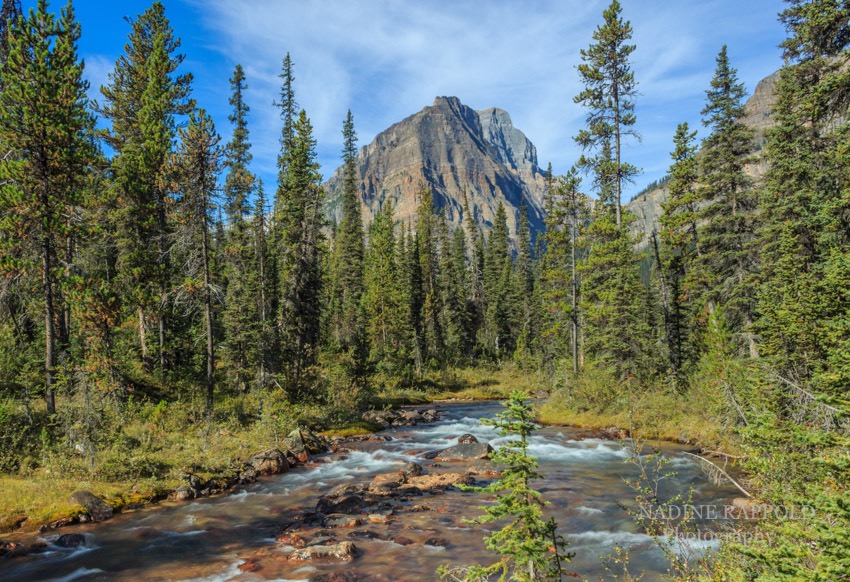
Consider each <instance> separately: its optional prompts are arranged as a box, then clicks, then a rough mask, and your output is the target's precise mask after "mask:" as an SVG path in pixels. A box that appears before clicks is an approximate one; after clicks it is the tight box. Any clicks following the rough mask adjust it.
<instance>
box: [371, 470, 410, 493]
mask: <svg viewBox="0 0 850 582" xmlns="http://www.w3.org/2000/svg"><path fill="white" fill-rule="evenodd" d="M406 482H407V476H406V475H405V474H404V473H402V472H401V471H398V472H397V473H383V474H381V475H375V478H374V479H372V483H370V484H369V489H370V490H385V489H396V488H398V487H400V486H401V485H404V484H405V483H406Z"/></svg>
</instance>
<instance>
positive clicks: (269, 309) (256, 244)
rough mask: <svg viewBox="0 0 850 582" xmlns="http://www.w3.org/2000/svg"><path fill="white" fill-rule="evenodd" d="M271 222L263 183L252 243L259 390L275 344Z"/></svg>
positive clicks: (260, 183) (266, 372)
mask: <svg viewBox="0 0 850 582" xmlns="http://www.w3.org/2000/svg"><path fill="white" fill-rule="evenodd" d="M268 231H269V227H268V221H267V219H266V196H265V191H264V189H263V183H262V182H259V183H258V186H257V200H256V202H255V203H254V220H253V224H252V228H251V237H252V244H253V248H254V265H255V266H256V274H255V276H256V281H257V286H256V288H255V289H254V297H253V301H254V303H255V305H256V306H257V308H256V310H257V315H258V317H259V329H258V333H257V341H258V344H257V366H258V368H259V370H258V372H257V373H258V383H259V386H260V389H263V388H265V387H266V382H267V375H268V371H269V369H270V362H269V360H270V358H271V350H270V349H269V347H270V346H271V343H272V341H273V331H272V330H273V327H272V320H273V319H274V315H273V314H274V311H273V303H272V301H271V297H270V295H271V294H270V291H273V290H274V283H275V280H274V277H273V276H272V274H271V273H272V271H271V266H270V262H271V261H270V257H269V252H268V250H269V245H268Z"/></svg>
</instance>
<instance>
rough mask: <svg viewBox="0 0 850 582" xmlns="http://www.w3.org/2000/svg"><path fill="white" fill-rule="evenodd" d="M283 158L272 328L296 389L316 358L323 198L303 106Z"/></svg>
mask: <svg viewBox="0 0 850 582" xmlns="http://www.w3.org/2000/svg"><path fill="white" fill-rule="evenodd" d="M284 157H285V158H286V175H285V176H283V177H285V178H286V182H285V183H284V184H281V185H280V186H279V189H278V194H279V198H278V200H277V207H276V209H275V222H276V225H277V228H278V229H279V235H278V236H277V244H278V247H277V270H278V272H277V276H278V280H279V291H278V293H279V310H278V328H279V334H280V340H281V350H280V351H281V355H282V358H283V359H282V361H281V368H282V370H283V371H284V373H285V374H286V377H287V379H288V380H289V382H290V388H291V390H293V391H294V393H296V394H300V393H301V392H302V389H303V388H304V386H303V385H302V380H303V374H304V372H305V370H306V369H307V368H308V367H309V366H310V365H312V364H313V363H314V362H315V360H316V356H317V349H318V347H319V339H320V310H321V291H322V273H321V261H322V255H321V243H322V240H323V236H322V226H323V214H322V203H323V199H324V190H323V188H322V177H321V175H320V174H319V166H318V164H317V163H316V141H315V139H314V138H313V126H312V124H311V123H310V120H309V119H308V118H307V114H306V112H305V111H304V110H303V109H302V110H301V112H300V114H299V115H298V119H297V121H296V122H295V124H294V125H293V138H292V146H291V149H289V150H288V151H286V152H285V156H284Z"/></svg>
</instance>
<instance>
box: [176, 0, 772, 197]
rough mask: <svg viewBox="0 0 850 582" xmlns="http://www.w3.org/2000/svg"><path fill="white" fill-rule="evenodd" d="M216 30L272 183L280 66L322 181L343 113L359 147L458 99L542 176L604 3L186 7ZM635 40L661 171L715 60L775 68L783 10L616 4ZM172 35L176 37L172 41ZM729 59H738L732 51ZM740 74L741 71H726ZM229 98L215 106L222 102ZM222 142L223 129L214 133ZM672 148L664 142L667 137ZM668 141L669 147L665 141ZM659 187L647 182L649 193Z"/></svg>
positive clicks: (640, 150)
mask: <svg viewBox="0 0 850 582" xmlns="http://www.w3.org/2000/svg"><path fill="white" fill-rule="evenodd" d="M186 1H187V2H189V3H190V4H193V5H195V6H196V7H197V8H198V14H199V16H200V18H201V19H202V25H203V26H204V27H205V28H206V29H207V30H208V31H210V33H211V34H210V36H209V41H208V43H209V45H210V46H211V47H213V48H214V49H215V50H217V51H219V52H220V53H221V54H222V55H224V57H225V58H226V59H228V60H229V61H230V62H231V63H232V64H235V63H236V62H239V63H242V65H243V66H244V67H245V68H246V73H247V75H248V83H249V85H250V87H251V88H250V93H249V96H248V98H249V102H250V104H251V106H252V110H253V118H252V127H251V130H252V139H253V141H254V145H255V147H254V151H255V159H256V162H257V169H258V170H259V171H260V172H261V174H266V175H268V176H273V175H274V165H275V156H276V153H277V140H278V132H279V121H278V117H277V111H276V110H275V109H274V108H272V107H271V102H272V100H273V99H274V97H275V95H276V94H277V90H278V81H279V79H278V78H277V75H278V73H279V69H280V63H281V59H282V57H283V56H284V54H285V53H286V52H287V51H288V52H290V53H291V55H292V58H293V61H294V62H295V67H296V68H295V75H296V92H297V98H298V101H299V103H300V104H301V106H303V107H304V108H305V109H306V110H307V112H308V114H309V115H310V117H311V119H312V121H313V124H314V127H315V131H316V138H317V140H318V142H319V156H320V161H321V163H322V164H323V172H324V174H325V175H326V176H327V175H330V173H331V172H332V171H333V169H334V168H335V167H336V165H337V160H338V152H339V149H340V144H341V136H340V127H341V123H342V119H343V118H344V116H345V111H346V109H348V108H351V110H352V111H353V113H354V116H355V123H356V126H357V130H358V133H359V136H360V141H361V144H365V143H368V142H369V141H371V139H372V138H373V137H374V136H375V134H376V133H378V132H379V131H381V130H383V129H385V128H386V127H388V126H389V125H391V124H392V123H394V122H396V121H399V120H400V119H402V118H404V117H406V116H408V115H410V114H413V113H415V112H416V111H418V110H420V109H421V108H422V107H424V106H425V105H429V104H430V103H431V102H432V101H433V98H434V97H435V96H437V95H456V96H458V97H459V98H460V99H461V101H463V102H464V103H466V104H468V105H470V106H471V107H474V108H478V109H480V108H485V107H490V106H497V107H501V108H503V109H506V110H507V111H509V112H510V114H511V117H512V118H513V121H514V124H515V125H516V126H517V127H519V128H520V129H522V130H523V131H524V132H525V133H526V134H527V135H528V136H529V138H530V139H531V140H532V141H533V142H534V143H535V145H537V148H538V153H539V155H540V161H541V164H543V165H545V164H546V162H547V161H549V160H551V161H552V162H553V164H554V166H555V169H556V170H558V171H563V170H565V169H566V168H567V167H568V166H569V165H570V164H571V163H572V161H573V160H574V159H575V158H576V157H577V153H578V152H577V151H576V148H575V146H574V144H573V141H572V136H573V135H575V133H576V132H577V130H578V129H579V127H580V126H581V124H582V121H583V118H584V112H583V111H581V110H580V109H579V108H578V107H577V106H576V105H574V104H573V101H572V97H573V95H575V94H576V93H577V92H578V91H579V81H578V74H577V72H576V70H575V66H576V65H577V64H578V63H579V50H580V49H581V48H584V47H586V46H587V45H588V44H589V43H590V42H591V35H592V33H593V30H594V29H595V27H596V26H597V24H598V23H599V22H600V21H601V15H602V10H603V9H604V7H605V6H607V4H608V2H607V1H605V2H603V1H600V0H593V1H584V2H576V1H572V0H571V1H569V2H566V1H560V2H544V1H531V2H514V1H511V0H496V1H490V2H473V1H471V0H460V1H457V0H456V1H449V0H423V1H418V2H401V1H397V0H373V1H369V2H366V1H360V2H351V1H346V0H323V1H322V2H302V1H297V0H286V1H279V0H256V1H252V2H250V3H249V2H234V1H233V0H186ZM623 4H624V16H625V17H626V18H627V19H629V20H631V21H632V25H633V27H634V29H635V43H636V44H637V46H638V48H637V50H636V51H635V53H634V62H635V70H636V74H637V77H638V81H639V88H640V91H641V94H642V96H641V97H640V101H639V109H638V113H639V115H642V116H643V115H646V117H645V118H643V117H641V118H639V131H641V132H642V133H643V135H644V138H645V139H644V141H643V143H642V145H641V146H639V147H635V148H632V151H633V152H634V153H635V155H636V158H637V165H643V166H644V167H645V168H647V170H649V169H650V168H652V171H653V172H658V171H663V170H659V168H662V169H663V168H664V167H666V164H667V159H668V158H667V151H668V150H669V143H670V140H671V137H672V131H673V129H674V128H675V125H676V124H677V123H678V122H679V121H681V120H685V119H687V120H689V121H691V123H692V124H693V125H694V126H696V125H697V123H695V121H696V120H698V113H699V108H700V107H701V101H702V98H703V96H704V90H705V87H706V85H707V82H708V80H709V79H710V77H711V73H712V70H713V68H714V55H716V53H717V51H718V50H719V48H720V45H721V44H723V43H724V42H728V43H729V44H730V53H731V54H732V55H733V57H734V56H735V55H738V54H740V55H743V54H745V53H747V52H749V53H750V56H749V58H747V60H746V61H745V62H744V63H742V64H741V65H738V66H740V68H741V71H742V78H743V79H744V80H746V81H747V83H748V86H750V87H753V86H754V85H755V82H756V81H757V80H758V78H760V77H758V78H751V77H748V76H746V75H753V74H757V75H762V76H763V75H764V74H767V73H768V72H770V71H771V70H773V69H775V68H777V67H778V66H779V64H780V63H779V59H778V56H777V55H778V53H777V52H776V51H773V53H771V54H768V50H767V49H766V48H765V47H769V46H772V45H775V44H777V43H778V42H779V40H780V39H781V37H780V36H779V33H778V32H777V31H779V27H778V25H777V24H775V12H776V11H778V10H779V9H781V4H780V3H779V2H768V1H766V0H760V1H757V2H751V3H747V5H746V6H743V5H742V3H741V2H739V1H738V2H733V1H732V0H714V1H700V0H689V1H684V0H683V1H680V2H676V1H672V0H670V1H657V0H654V1H650V0H635V1H628V0H626V1H624V2H623ZM178 32H179V31H178ZM735 47H737V48H735ZM733 64H737V63H733ZM226 90H227V88H226V85H222V86H221V87H220V88H219V90H218V91H216V92H217V93H219V92H220V93H222V94H226ZM220 131H222V132H223V133H224V132H225V131H224V128H220ZM665 135H666V137H665ZM662 138H663V139H662ZM656 177H658V176H656V175H650V172H647V176H646V180H645V181H649V180H651V179H654V178H656Z"/></svg>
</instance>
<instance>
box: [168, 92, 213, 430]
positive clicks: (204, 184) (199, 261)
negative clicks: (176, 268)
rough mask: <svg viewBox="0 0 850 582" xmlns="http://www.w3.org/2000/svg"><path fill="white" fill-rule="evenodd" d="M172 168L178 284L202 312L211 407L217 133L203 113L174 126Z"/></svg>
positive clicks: (207, 392)
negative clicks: (181, 266) (179, 248)
mask: <svg viewBox="0 0 850 582" xmlns="http://www.w3.org/2000/svg"><path fill="white" fill-rule="evenodd" d="M179 134H180V146H179V149H178V151H177V155H176V159H177V166H178V167H177V171H178V176H179V178H178V179H179V182H180V193H181V196H180V201H179V219H180V226H179V228H180V234H181V235H184V236H181V237H180V239H181V242H183V243H184V244H185V245H186V247H187V254H188V256H189V257H190V260H189V261H187V262H186V263H185V266H186V268H185V270H184V272H183V276H184V282H183V285H182V286H183V289H184V290H185V292H186V293H187V294H189V295H191V296H192V297H193V300H194V304H195V308H196V309H197V311H199V312H201V313H202V315H203V322H204V323H203V332H202V335H203V337H204V344H205V351H204V358H203V361H204V374H203V378H204V385H205V388H206V408H207V412H208V413H209V412H211V411H212V408H213V396H214V392H215V347H216V342H215V339H216V338H215V335H214V322H213V293H214V291H213V287H214V283H213V274H212V270H211V264H212V261H213V256H212V240H211V234H210V231H211V227H212V224H213V221H214V214H213V213H214V210H215V202H214V196H215V190H216V185H217V182H218V175H219V172H220V171H221V160H222V157H223V152H222V148H221V147H220V146H219V142H220V141H221V138H219V136H218V134H217V133H216V131H215V126H214V125H213V121H212V119H211V118H210V116H209V115H207V112H206V111H204V110H203V109H199V110H198V111H196V112H192V113H191V115H190V117H189V125H188V126H187V127H186V128H183V129H180V131H179Z"/></svg>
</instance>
